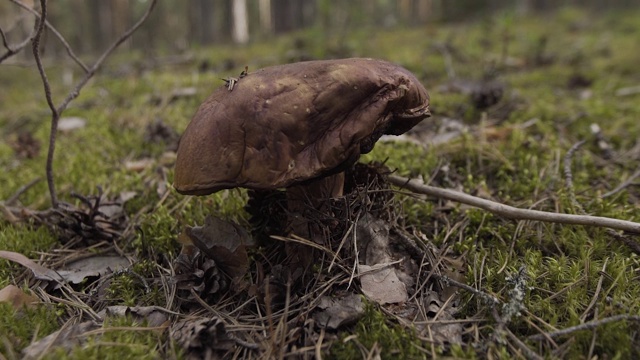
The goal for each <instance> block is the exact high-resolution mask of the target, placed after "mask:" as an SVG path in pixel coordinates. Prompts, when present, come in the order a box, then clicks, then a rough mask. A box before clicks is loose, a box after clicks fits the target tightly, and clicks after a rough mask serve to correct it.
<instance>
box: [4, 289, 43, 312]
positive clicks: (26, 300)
mask: <svg viewBox="0 0 640 360" xmlns="http://www.w3.org/2000/svg"><path fill="white" fill-rule="evenodd" d="M0 302H8V303H11V305H12V306H13V308H14V309H16V310H17V309H20V308H22V307H23V306H26V307H30V306H32V305H33V304H34V303H37V302H39V300H38V298H37V297H35V296H33V295H30V294H27V293H25V292H24V291H22V289H20V288H19V287H17V286H15V285H7V286H5V287H4V288H3V289H2V290H0Z"/></svg>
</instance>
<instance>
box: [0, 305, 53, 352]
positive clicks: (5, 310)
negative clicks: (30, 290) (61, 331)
mask: <svg viewBox="0 0 640 360" xmlns="http://www.w3.org/2000/svg"><path fill="white" fill-rule="evenodd" d="M60 315H61V314H60V313H58V311H57V310H56V309H55V305H52V304H46V305H45V304H41V305H38V306H35V307H33V308H26V307H25V308H22V309H19V310H16V309H14V308H13V306H11V305H10V304H8V303H5V302H0V339H1V341H0V354H9V353H10V352H13V353H14V354H19V353H20V351H22V349H24V348H25V347H26V346H27V345H29V344H31V342H32V341H34V340H38V339H40V338H42V337H45V336H47V335H49V334H50V333H52V332H54V331H55V330H57V329H58V327H59V326H60V324H59V322H58V318H59V316H60Z"/></svg>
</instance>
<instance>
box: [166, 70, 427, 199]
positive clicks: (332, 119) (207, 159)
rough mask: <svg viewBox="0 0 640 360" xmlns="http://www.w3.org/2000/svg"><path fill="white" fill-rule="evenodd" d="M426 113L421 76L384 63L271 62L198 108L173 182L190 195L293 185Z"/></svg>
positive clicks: (332, 168)
mask: <svg viewBox="0 0 640 360" xmlns="http://www.w3.org/2000/svg"><path fill="white" fill-rule="evenodd" d="M429 115H430V114H429V95H428V94H427V91H426V90H425V88H424V87H423V86H422V84H420V82H419V81H418V80H417V79H416V78H415V76H413V75H412V74H411V73H410V72H409V71H407V70H405V69H404V68H402V67H400V66H398V65H394V64H391V63H389V62H386V61H381V60H374V59H344V60H326V61H309V62H301V63H295V64H289V65H281V66H273V67H268V68H264V69H261V70H258V71H255V72H252V73H249V74H248V75H247V76H246V77H244V78H242V79H240V80H239V81H238V83H237V84H236V85H235V87H234V88H233V90H232V91H229V90H228V89H227V88H226V87H220V88H219V89H217V90H216V91H214V92H213V94H211V96H209V98H208V99H207V100H206V101H205V102H204V103H203V104H202V105H201V106H200V108H199V109H198V111H197V113H196V114H195V116H194V117H193V119H192V120H191V123H190V124H189V126H188V127H187V129H186V131H185V132H184V134H183V135H182V138H181V140H180V145H179V147H178V154H177V160H176V166H175V176H174V184H173V185H174V187H175V188H176V190H178V192H180V193H182V194H193V195H206V194H210V193H213V192H216V191H219V190H222V189H226V188H233V187H245V188H251V189H273V188H283V187H287V186H290V185H292V184H294V183H298V182H302V181H305V180H309V179H314V178H317V177H321V176H323V175H326V174H328V173H332V172H336V171H338V170H336V169H344V168H345V167H346V166H348V165H351V164H352V163H354V162H355V161H356V160H357V159H358V158H359V157H360V155H361V154H365V153H367V152H369V151H371V149H372V148H373V145H374V144H375V142H376V141H377V140H378V139H379V138H380V136H382V135H383V134H392V135H399V134H402V133H404V132H406V131H408V130H409V129H411V128H412V127H413V126H415V125H416V124H417V123H419V122H420V121H421V120H423V119H424V118H426V117H428V116H429Z"/></svg>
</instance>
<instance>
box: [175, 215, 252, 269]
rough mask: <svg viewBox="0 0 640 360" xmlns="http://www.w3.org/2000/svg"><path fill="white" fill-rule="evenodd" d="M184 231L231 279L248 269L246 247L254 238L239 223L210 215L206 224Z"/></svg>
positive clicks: (250, 244)
mask: <svg viewBox="0 0 640 360" xmlns="http://www.w3.org/2000/svg"><path fill="white" fill-rule="evenodd" d="M185 233H186V234H187V236H188V237H189V239H190V240H191V241H192V242H193V244H194V245H195V246H196V247H197V248H198V249H199V250H200V251H202V252H203V253H204V254H206V255H207V256H208V257H209V258H211V259H213V260H214V261H215V262H216V264H217V265H218V267H219V268H220V269H221V270H222V271H223V272H224V273H225V274H227V275H228V276H229V277H230V278H231V279H239V278H241V277H243V276H244V275H245V274H246V273H247V270H248V269H249V256H248V254H247V247H249V246H253V245H254V242H253V239H252V238H251V235H249V233H248V232H247V231H246V230H245V229H243V228H242V227H241V226H240V225H238V224H235V223H232V222H229V221H224V220H222V219H219V218H216V217H212V216H207V218H206V219H205V221H204V225H203V226H196V227H187V228H186V229H185Z"/></svg>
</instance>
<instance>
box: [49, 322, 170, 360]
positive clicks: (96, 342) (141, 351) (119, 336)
mask: <svg viewBox="0 0 640 360" xmlns="http://www.w3.org/2000/svg"><path fill="white" fill-rule="evenodd" d="M143 327H144V324H142V327H141V325H140V324H137V323H136V322H135V321H133V320H131V319H130V318H112V319H107V320H106V321H105V322H104V325H103V326H102V328H101V329H100V330H101V331H99V334H96V335H91V336H89V337H88V339H87V341H86V343H84V344H83V345H82V346H76V347H74V348H72V349H71V351H69V350H67V349H64V348H57V349H54V350H53V351H52V352H51V353H50V354H48V355H47V356H45V357H44V359H64V360H73V359H78V360H81V359H102V360H122V359H158V358H171V357H173V358H176V357H177V356H178V354H172V355H173V356H170V354H166V353H161V349H160V344H162V343H163V342H164V341H166V340H165V339H164V335H163V332H161V331H158V330H151V329H144V328H143Z"/></svg>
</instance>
